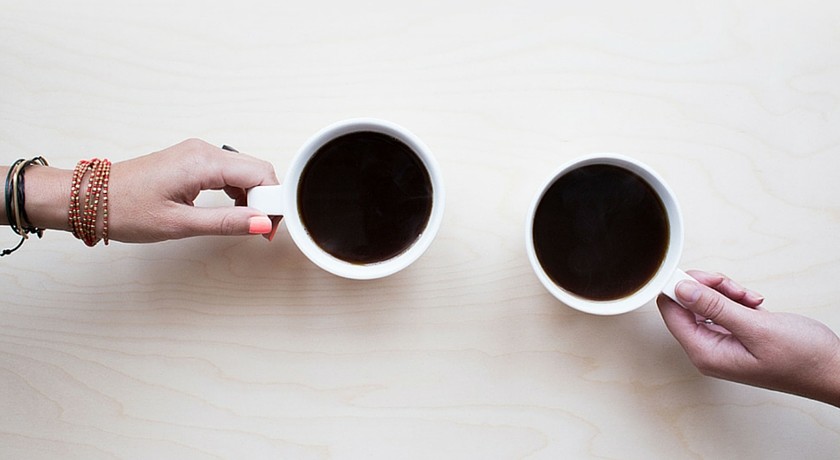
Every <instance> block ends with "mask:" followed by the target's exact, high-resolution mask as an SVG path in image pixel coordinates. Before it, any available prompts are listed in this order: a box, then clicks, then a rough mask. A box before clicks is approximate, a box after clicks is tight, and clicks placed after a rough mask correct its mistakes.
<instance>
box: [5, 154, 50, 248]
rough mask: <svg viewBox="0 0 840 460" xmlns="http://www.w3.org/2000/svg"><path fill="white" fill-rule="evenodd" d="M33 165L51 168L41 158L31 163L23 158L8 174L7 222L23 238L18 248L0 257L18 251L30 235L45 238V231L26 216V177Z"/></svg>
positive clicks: (10, 168)
mask: <svg viewBox="0 0 840 460" xmlns="http://www.w3.org/2000/svg"><path fill="white" fill-rule="evenodd" d="M32 165H41V166H49V163H48V162H47V160H45V159H44V158H43V157H40V156H39V157H35V158H33V159H31V160H29V161H26V160H24V159H23V158H21V159H19V160H17V161H15V162H14V163H12V165H11V166H10V167H9V172H8V174H6V186H5V204H6V220H7V221H8V223H9V226H10V227H11V229H12V231H13V232H15V233H16V234H18V235H20V237H21V238H20V242H18V244H17V246H15V247H13V248H9V249H3V250H2V251H0V257H2V256H7V255H9V254H11V253H13V252H15V251H17V250H18V248H20V247H21V246H22V245H23V242H24V241H26V240H27V239H29V234H36V235H38V238H41V237H42V236H44V229H42V228H36V227H35V226H34V225H32V223H31V222H29V216H28V215H27V214H26V185H25V184H26V183H25V181H24V177H25V173H26V168H28V167H30V166H32Z"/></svg>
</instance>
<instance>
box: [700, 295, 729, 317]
mask: <svg viewBox="0 0 840 460" xmlns="http://www.w3.org/2000/svg"><path fill="white" fill-rule="evenodd" d="M700 302H701V305H702V313H701V314H702V315H703V316H705V317H706V318H711V319H712V320H713V321H716V320H717V319H718V318H720V317H721V316H722V315H723V313H724V311H725V310H726V300H725V299H724V297H723V296H722V295H720V294H717V293H712V292H708V291H706V292H704V293H703V294H702V296H701V297H700Z"/></svg>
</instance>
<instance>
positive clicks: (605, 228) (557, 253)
mask: <svg viewBox="0 0 840 460" xmlns="http://www.w3.org/2000/svg"><path fill="white" fill-rule="evenodd" d="M669 238H670V230H669V225H668V215H667V212H666V210H665V206H664V205H663V203H662V200H661V199H660V198H659V196H658V195H657V194H656V192H655V191H654V190H653V188H652V187H651V186H650V185H649V184H648V183H647V182H646V181H645V180H644V179H642V178H641V177H639V176H638V175H636V174H635V173H633V172H630V171H628V170H626V169H624V168H621V167H618V166H613V165H603V164H597V165H588V166H583V167H580V168H578V169H575V170H572V171H570V172H568V173H567V174H565V175H563V176H561V177H560V178H559V179H557V180H556V181H555V182H554V183H553V184H552V185H551V186H550V187H549V188H548V190H546V192H545V194H544V195H543V197H542V199H541V200H540V202H539V204H538V205H537V209H536V213H535V216H534V226H533V239H534V249H535V252H536V255H537V259H538V260H539V263H540V265H541V266H542V267H543V269H544V270H545V272H546V274H547V275H548V276H549V277H550V278H551V279H552V280H553V281H554V283H556V284H557V285H558V286H560V287H562V288H563V289H565V290H566V291H569V292H571V293H573V294H576V295H578V296H580V297H584V298H587V299H591V300H616V299H620V298H622V297H626V296H628V295H630V294H632V293H634V292H636V291H637V290H639V289H640V288H642V287H643V286H644V285H645V284H646V283H647V282H648V281H650V280H651V279H652V278H653V276H654V275H655V274H656V271H657V270H658V269H659V266H660V264H661V263H662V261H663V260H664V258H665V254H666V252H667V249H668V243H669Z"/></svg>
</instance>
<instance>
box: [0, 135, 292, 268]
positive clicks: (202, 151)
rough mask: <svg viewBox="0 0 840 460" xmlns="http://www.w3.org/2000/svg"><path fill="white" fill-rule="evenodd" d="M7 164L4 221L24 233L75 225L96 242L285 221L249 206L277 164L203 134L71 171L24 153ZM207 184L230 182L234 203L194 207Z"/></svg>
mask: <svg viewBox="0 0 840 460" xmlns="http://www.w3.org/2000/svg"><path fill="white" fill-rule="evenodd" d="M39 158H40V157H39ZM3 172H4V173H5V177H6V190H5V191H6V199H5V203H4V210H3V212H0V223H2V224H6V225H11V227H12V229H13V230H14V231H15V233H18V234H19V235H21V236H22V237H23V238H26V237H27V235H28V234H30V233H38V232H39V231H42V230H43V229H53V230H65V231H72V232H73V233H74V235H76V236H77V237H78V238H80V239H83V240H84V241H85V242H86V243H87V244H88V245H91V246H92V245H94V244H96V243H97V242H98V241H99V240H100V239H103V238H105V243H106V244H107V242H108V239H110V240H115V241H122V242H127V243H152V242H157V241H164V240H171V239H179V238H187V237H192V236H199V235H249V234H262V235H264V236H266V237H267V238H269V239H270V238H271V237H273V232H274V231H276V229H277V224H278V223H279V218H278V219H274V220H272V219H270V218H269V217H268V216H266V215H265V214H263V213H262V212H260V211H257V210H255V209H251V208H248V207H246V191H247V189H249V188H251V187H255V186H257V185H274V184H277V183H278V180H277V176H276V175H275V173H274V168H273V167H272V166H271V164H269V163H268V162H265V161H262V160H258V159H256V158H253V157H250V156H248V155H244V154H240V153H236V152H232V151H227V150H223V149H221V148H219V147H215V146H213V145H210V144H208V143H206V142H204V141H201V140H198V139H190V140H186V141H184V142H181V143H179V144H177V145H174V146H172V147H169V148H167V149H165V150H162V151H160V152H155V153H152V154H149V155H145V156H142V157H138V158H135V159H132V160H127V161H122V162H118V163H114V164H113V165H111V164H110V162H108V161H107V160H99V159H94V160H91V161H87V160H85V161H80V162H79V164H78V165H77V166H76V169H75V171H73V170H66V169H59V168H54V167H50V166H46V161H36V160H30V161H26V162H25V161H21V160H19V161H18V162H16V163H15V164H13V165H12V167H10V168H6V169H5V170H3ZM203 190H224V191H225V192H226V193H227V195H228V196H230V197H231V198H233V199H234V202H235V205H236V206H229V207H218V208H201V207H196V206H195V205H194V201H195V199H196V198H197V197H198V194H199V193H200V192H201V191H203ZM6 253H8V251H7V252H6Z"/></svg>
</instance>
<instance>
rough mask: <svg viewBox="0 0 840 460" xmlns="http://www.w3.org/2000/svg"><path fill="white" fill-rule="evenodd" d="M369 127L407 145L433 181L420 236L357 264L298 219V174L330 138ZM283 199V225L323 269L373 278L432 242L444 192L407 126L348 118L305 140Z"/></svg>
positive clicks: (397, 267)
mask: <svg viewBox="0 0 840 460" xmlns="http://www.w3.org/2000/svg"><path fill="white" fill-rule="evenodd" d="M363 131H370V132H376V133H381V134H386V135H389V136H392V137H394V138H396V139H397V140H399V141H400V142H402V143H404V144H405V145H407V146H408V147H409V148H410V149H411V151H412V152H413V153H414V154H415V155H417V157H418V158H419V159H420V161H421V162H422V163H423V166H424V167H425V168H426V171H427V173H428V174H429V179H430V181H431V185H432V209H431V211H430V213H429V219H428V221H427V222H426V226H425V227H424V229H423V232H422V233H421V234H420V236H419V237H418V238H417V239H416V240H415V241H414V242H413V243H412V244H411V245H410V246H409V247H408V248H407V249H406V250H405V251H403V252H401V253H400V254H398V255H396V256H394V257H391V258H390V259H386V260H383V261H380V262H375V263H370V264H357V263H352V262H348V261H345V260H343V259H339V258H337V257H335V256H333V255H332V254H330V253H328V252H327V251H325V250H324V249H322V248H321V247H320V246H318V244H317V243H315V241H314V240H313V239H312V238H311V236H310V235H309V233H308V232H307V230H306V228H305V226H304V225H303V222H302V221H301V219H300V213H299V212H298V205H297V193H298V187H299V183H300V178H301V174H302V173H303V170H304V168H305V167H306V165H307V163H308V162H309V160H310V159H311V158H312V157H313V156H314V155H315V153H316V152H317V151H318V150H319V149H320V148H321V147H323V146H324V145H325V144H326V143H328V142H329V141H331V140H333V139H335V138H337V137H340V136H343V135H346V134H350V133H355V132H363ZM283 196H284V197H283V200H284V202H285V203H286V208H287V211H286V213H285V216H284V220H285V221H286V228H287V229H288V230H289V234H290V235H291V237H292V240H293V241H294V242H295V245H297V247H298V248H299V249H300V250H301V251H302V252H303V253H304V255H306V257H307V258H308V259H309V260H311V261H312V262H313V263H315V265H317V266H319V267H321V268H322V269H324V270H326V271H328V272H330V273H332V274H334V275H338V276H341V277H344V278H350V279H359V280H364V279H376V278H382V277H385V276H388V275H391V274H394V273H396V272H398V271H400V270H402V269H404V268H406V267H408V266H409V265H411V264H412V263H413V262H415V261H416V260H417V259H418V258H420V256H421V255H422V254H423V253H424V252H425V251H426V250H427V249H428V248H429V246H431V244H432V241H433V240H434V238H435V236H436V234H437V232H438V230H439V229H440V225H441V222H442V220H443V210H444V203H445V192H444V188H443V179H442V177H441V173H440V167H439V165H438V163H437V160H436V159H435V157H434V156H433V155H432V154H431V151H430V150H429V148H428V147H427V146H426V145H425V144H424V143H423V142H422V141H421V140H420V139H419V138H418V137H417V136H415V135H414V134H413V133H412V132H410V131H409V130H407V129H406V128H404V127H402V126H400V125H398V124H396V123H393V122H390V121H386V120H381V119H377V118H350V119H346V120H341V121H338V122H335V123H332V124H330V125H328V126H326V127H325V128H322V129H321V130H320V131H318V132H317V133H316V134H315V135H313V136H312V137H310V138H309V140H307V142H306V143H304V144H303V145H302V146H301V147H300V149H299V150H298V152H297V154H296V155H295V156H294V158H293V159H292V163H291V165H290V166H289V169H288V170H287V171H286V176H285V180H284V182H283Z"/></svg>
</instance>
